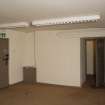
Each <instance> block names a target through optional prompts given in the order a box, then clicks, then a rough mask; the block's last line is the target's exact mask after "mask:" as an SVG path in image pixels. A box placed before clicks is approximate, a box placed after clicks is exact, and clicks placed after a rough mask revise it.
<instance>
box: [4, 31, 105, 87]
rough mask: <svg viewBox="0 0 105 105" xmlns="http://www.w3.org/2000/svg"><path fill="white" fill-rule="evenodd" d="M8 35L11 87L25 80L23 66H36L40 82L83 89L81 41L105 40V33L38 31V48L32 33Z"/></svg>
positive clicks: (11, 32)
mask: <svg viewBox="0 0 105 105" xmlns="http://www.w3.org/2000/svg"><path fill="white" fill-rule="evenodd" d="M6 33H7V36H8V37H9V39H10V61H9V63H10V64H9V77H10V81H9V82H10V84H14V83H17V82H19V81H22V80H23V76H22V67H23V66H26V65H28V66H33V65H34V64H35V63H36V67H37V81H38V82H42V83H50V84H59V85H67V86H80V85H81V84H82V82H83V76H82V73H81V70H80V38H82V37H96V36H105V29H78V30H52V31H51V30H50V31H49V30H46V31H38V30H36V34H35V44H34V42H33V41H34V34H33V32H32V33H24V32H18V31H12V30H7V31H6ZM34 45H35V53H33V52H34V48H33V47H34ZM34 54H35V57H34ZM34 61H36V62H34Z"/></svg>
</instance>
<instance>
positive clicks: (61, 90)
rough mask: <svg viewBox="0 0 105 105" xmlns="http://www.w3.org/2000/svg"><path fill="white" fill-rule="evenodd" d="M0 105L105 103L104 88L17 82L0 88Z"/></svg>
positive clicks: (92, 104)
mask: <svg viewBox="0 0 105 105" xmlns="http://www.w3.org/2000/svg"><path fill="white" fill-rule="evenodd" d="M0 105H105V89H104V88H102V89H93V88H73V87H64V86H53V85H44V84H36V85H26V84H18V85H15V86H12V87H9V88H5V89H0Z"/></svg>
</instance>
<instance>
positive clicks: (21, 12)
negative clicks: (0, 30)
mask: <svg viewBox="0 0 105 105" xmlns="http://www.w3.org/2000/svg"><path fill="white" fill-rule="evenodd" d="M91 14H100V15H101V21H100V23H99V24H101V25H103V26H105V0H0V24H3V23H11V22H21V21H26V22H31V21H33V20H41V19H49V18H61V17H68V16H79V15H80V16H81V15H91Z"/></svg>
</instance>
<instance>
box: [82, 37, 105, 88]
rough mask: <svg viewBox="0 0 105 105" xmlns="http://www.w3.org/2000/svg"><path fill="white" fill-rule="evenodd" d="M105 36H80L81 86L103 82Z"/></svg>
mask: <svg viewBox="0 0 105 105" xmlns="http://www.w3.org/2000/svg"><path fill="white" fill-rule="evenodd" d="M104 53H105V38H103V37H101V38H99V37H95V38H81V81H82V86H83V87H103V86H104V83H105V72H104V71H105V67H104V63H105V54H104Z"/></svg>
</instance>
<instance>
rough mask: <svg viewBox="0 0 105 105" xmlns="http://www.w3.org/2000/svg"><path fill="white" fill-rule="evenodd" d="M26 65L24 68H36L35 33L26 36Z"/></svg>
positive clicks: (24, 64)
mask: <svg viewBox="0 0 105 105" xmlns="http://www.w3.org/2000/svg"><path fill="white" fill-rule="evenodd" d="M24 43H25V46H24V63H23V66H35V47H34V46H35V42H34V32H29V33H26V34H25V42H24Z"/></svg>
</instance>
